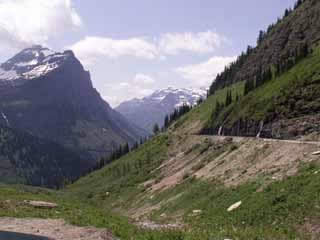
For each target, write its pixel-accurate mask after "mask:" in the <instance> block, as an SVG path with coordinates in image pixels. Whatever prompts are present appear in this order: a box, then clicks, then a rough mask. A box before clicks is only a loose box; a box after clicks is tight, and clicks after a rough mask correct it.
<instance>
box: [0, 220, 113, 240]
mask: <svg viewBox="0 0 320 240" xmlns="http://www.w3.org/2000/svg"><path fill="white" fill-rule="evenodd" d="M0 231H7V232H17V233H24V234H33V235H37V236H42V237H47V238H49V239H52V240H115V238H113V237H112V235H111V234H110V233H109V232H108V231H106V230H105V229H97V228H94V227H76V226H72V225H69V224H66V223H65V221H64V220H61V219H57V220H51V219H50V220H49V219H48V220H46V219H33V218H25V219H16V218H0Z"/></svg>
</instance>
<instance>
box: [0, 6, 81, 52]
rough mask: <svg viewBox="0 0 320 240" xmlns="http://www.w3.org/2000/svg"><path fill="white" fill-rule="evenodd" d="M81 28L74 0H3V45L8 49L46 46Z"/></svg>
mask: <svg viewBox="0 0 320 240" xmlns="http://www.w3.org/2000/svg"><path fill="white" fill-rule="evenodd" d="M81 24H82V22H81V18H80V16H79V15H78V13H77V12H76V10H75V9H74V8H73V6H72V2H71V0H50V1H48V0H0V43H1V44H2V45H4V46H6V47H8V48H13V49H21V48H24V47H27V46H30V45H32V44H45V43H46V42H47V41H48V40H49V39H50V38H51V37H55V36H57V35H59V34H61V33H64V32H66V31H68V30H70V29H74V28H77V27H79V26H81Z"/></svg>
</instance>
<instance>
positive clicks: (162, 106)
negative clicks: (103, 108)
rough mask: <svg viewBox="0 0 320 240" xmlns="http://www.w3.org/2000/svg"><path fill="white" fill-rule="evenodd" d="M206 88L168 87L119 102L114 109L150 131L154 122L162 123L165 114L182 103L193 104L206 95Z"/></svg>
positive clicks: (160, 124)
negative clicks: (141, 96)
mask: <svg viewBox="0 0 320 240" xmlns="http://www.w3.org/2000/svg"><path fill="white" fill-rule="evenodd" d="M206 93H207V91H206V89H195V88H176V87H168V88H165V89H160V90H157V91H155V92H154V93H153V94H151V95H149V96H147V97H144V98H142V99H132V100H130V101H126V102H123V103H121V104H120V105H119V106H118V107H117V108H116V110H117V111H119V112H120V113H122V114H123V115H124V116H125V117H127V118H128V119H129V120H131V121H132V122H133V123H135V124H136V125H138V126H140V127H141V128H144V129H146V130H148V131H150V132H151V131H152V127H153V125H154V124H155V123H158V124H159V126H162V125H163V122H164V121H163V120H164V117H165V115H167V114H170V113H172V112H173V111H174V109H175V108H178V107H180V106H182V105H184V104H187V105H190V106H193V105H195V104H196V103H197V102H198V100H199V99H200V98H205V97H206Z"/></svg>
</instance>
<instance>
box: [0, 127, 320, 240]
mask: <svg viewBox="0 0 320 240" xmlns="http://www.w3.org/2000/svg"><path fill="white" fill-rule="evenodd" d="M182 143H183V144H182ZM319 150H320V143H319V142H314V141H302V140H301V141H291V140H290V141H289V140H274V139H257V138H245V137H223V136H198V135H188V134H179V135H176V134H171V135H168V134H166V133H164V134H160V135H159V136H157V137H155V138H154V139H152V140H151V141H149V142H147V143H146V144H145V145H143V146H142V147H140V148H139V149H138V150H136V151H134V152H131V153H130V154H128V155H126V156H125V157H123V158H121V159H119V160H117V161H115V162H114V163H112V164H111V165H109V166H107V167H106V168H103V169H101V170H99V171H97V172H93V173H91V174H89V175H88V176H86V177H84V178H82V179H80V180H79V181H78V182H77V183H75V184H74V185H71V186H69V187H68V188H67V189H65V190H63V191H52V190H47V189H41V188H33V187H27V186H10V187H8V186H6V185H0V231H1V230H3V231H8V230H9V231H17V232H21V233H31V234H36V235H44V236H47V237H51V238H54V239H79V240H81V239H108V240H109V239H118V238H119V239H121V240H131V239H134V240H162V239H166V240H182V239H185V240H199V239H200V240H207V239H214V238H213V237H216V239H218V240H220V239H238V240H242V239H259V240H260V239H261V240H274V239H281V240H282V239H283V240H287V239H288V240H289V239H290V240H293V239H295V240H297V239H298V240H310V239H312V240H313V239H318V238H317V237H319V234H320V230H319V229H320V226H319V225H318V224H317V223H318V219H320V211H319V210H318V209H319V206H320V192H319V191H320V190H319V189H320V187H319V184H320V167H319V165H318V163H319V160H320V156H319V152H318V151H319ZM24 200H36V201H49V202H54V203H57V204H58V207H57V208H56V209H38V208H34V207H32V206H28V205H25V204H23V203H24ZM239 202H241V204H240V206H238V208H235V209H234V210H232V211H228V208H230V207H231V206H232V205H234V204H236V203H239ZM124 216H125V217H124ZM62 219H63V220H62ZM64 221H66V222H64ZM48 226H49V227H48ZM74 226H79V227H74ZM88 226H89V227H88ZM275 226H277V227H275ZM104 229H107V230H104ZM109 230H110V232H112V235H111V234H110V233H109ZM112 236H114V237H115V238H112Z"/></svg>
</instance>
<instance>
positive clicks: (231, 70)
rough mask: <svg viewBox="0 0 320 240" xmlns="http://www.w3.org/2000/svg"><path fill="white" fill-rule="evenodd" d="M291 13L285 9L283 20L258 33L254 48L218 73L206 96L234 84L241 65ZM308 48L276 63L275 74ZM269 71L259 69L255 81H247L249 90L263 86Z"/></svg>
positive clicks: (296, 5) (240, 79)
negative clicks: (252, 87)
mask: <svg viewBox="0 0 320 240" xmlns="http://www.w3.org/2000/svg"><path fill="white" fill-rule="evenodd" d="M305 1H306V0H298V1H297V2H296V3H295V4H294V10H296V9H297V8H299V7H300V6H301V5H302V4H303V3H304V2H305ZM292 12H293V10H292V9H291V8H289V9H286V10H285V13H284V15H283V18H282V19H280V18H278V21H277V23H276V24H274V23H273V24H270V25H269V26H268V28H267V30H266V31H263V30H261V31H259V35H258V37H257V46H256V47H255V48H254V47H252V46H248V47H247V49H246V51H244V52H242V53H241V54H240V55H239V56H238V57H237V59H236V60H235V61H234V62H232V63H231V64H230V65H229V66H226V67H225V69H224V71H223V72H221V73H219V74H218V75H217V76H216V78H215V80H214V81H213V83H212V84H211V86H210V88H209V92H208V95H209V96H210V95H213V94H214V93H215V92H216V91H217V90H219V89H222V88H224V87H226V86H229V85H231V84H233V83H234V81H235V78H236V75H237V73H238V72H239V70H240V69H241V68H242V67H243V65H244V64H245V62H246V61H247V59H248V58H249V57H250V56H251V55H252V54H253V53H254V52H255V51H256V49H257V48H258V47H259V46H260V45H261V44H262V43H263V41H264V40H265V39H266V38H267V36H268V35H269V34H270V33H271V32H272V30H273V29H274V27H275V26H276V25H277V24H278V23H279V22H281V21H282V20H283V19H285V18H286V17H288V16H289V15H290V14H291V13H292ZM308 49H309V47H308V46H304V48H303V49H302V52H303V53H304V54H303V53H302V54H301V49H296V53H295V57H296V58H294V59H292V57H287V59H282V60H281V61H279V63H277V64H276V65H277V66H276V74H278V73H282V72H284V71H286V70H287V69H288V68H291V67H292V66H293V65H294V64H295V63H296V62H297V61H296V60H298V58H299V57H302V58H303V57H304V56H306V55H307V54H306V53H308ZM270 70H271V69H262V68H261V67H260V69H258V70H257V73H256V76H255V78H257V80H255V79H251V80H248V81H251V82H249V83H248V84H249V89H250V87H251V86H252V82H257V83H258V84H257V85H255V84H253V85H255V86H260V85H261V84H263V82H264V80H268V79H270ZM263 73H264V74H267V76H262V74H263ZM237 77H238V79H237V81H245V80H246V77H244V76H242V77H239V76H237Z"/></svg>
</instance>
